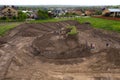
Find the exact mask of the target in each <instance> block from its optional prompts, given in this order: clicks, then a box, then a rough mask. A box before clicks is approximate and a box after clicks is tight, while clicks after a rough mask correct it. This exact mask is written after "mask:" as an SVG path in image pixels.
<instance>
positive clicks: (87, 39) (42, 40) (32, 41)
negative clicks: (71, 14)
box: [0, 20, 120, 80]
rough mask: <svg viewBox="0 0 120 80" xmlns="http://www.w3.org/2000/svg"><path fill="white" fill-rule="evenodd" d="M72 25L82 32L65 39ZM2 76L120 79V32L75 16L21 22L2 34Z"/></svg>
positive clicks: (2, 79) (6, 79)
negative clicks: (64, 30) (63, 30)
mask: <svg viewBox="0 0 120 80" xmlns="http://www.w3.org/2000/svg"><path fill="white" fill-rule="evenodd" d="M68 25H71V26H76V27H77V29H78V34H77V35H76V36H75V37H68V38H66V39H61V38H60V36H59V34H58V33H57V31H59V30H60V29H61V28H63V27H66V26H68ZM0 80H120V34H119V33H115V32H109V31H105V30H98V29H94V28H92V27H91V25H90V24H80V23H78V22H77V21H73V20H69V21H61V22H49V23H39V24H28V23H26V24H21V25H19V26H17V27H16V28H15V29H13V30H11V31H9V32H8V33H7V34H6V35H5V36H4V37H1V38H0Z"/></svg>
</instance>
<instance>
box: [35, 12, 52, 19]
mask: <svg viewBox="0 0 120 80" xmlns="http://www.w3.org/2000/svg"><path fill="white" fill-rule="evenodd" d="M37 14H38V18H39V19H49V18H50V16H49V14H48V12H47V11H44V10H38V12H37Z"/></svg>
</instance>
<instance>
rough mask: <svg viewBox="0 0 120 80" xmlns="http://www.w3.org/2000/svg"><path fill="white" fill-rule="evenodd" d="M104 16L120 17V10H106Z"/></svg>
mask: <svg viewBox="0 0 120 80" xmlns="http://www.w3.org/2000/svg"><path fill="white" fill-rule="evenodd" d="M102 15H104V16H113V17H115V16H120V9H104V10H103V12H102Z"/></svg>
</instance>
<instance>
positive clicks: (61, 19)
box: [28, 18, 74, 23]
mask: <svg viewBox="0 0 120 80" xmlns="http://www.w3.org/2000/svg"><path fill="white" fill-rule="evenodd" d="M66 20H74V18H57V19H55V18H53V19H47V20H33V21H29V22H28V23H45V22H58V21H66Z"/></svg>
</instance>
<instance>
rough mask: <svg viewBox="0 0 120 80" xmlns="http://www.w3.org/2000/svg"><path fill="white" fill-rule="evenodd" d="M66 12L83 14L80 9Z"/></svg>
mask: <svg viewBox="0 0 120 80" xmlns="http://www.w3.org/2000/svg"><path fill="white" fill-rule="evenodd" d="M68 13H73V14H77V15H79V16H81V15H82V14H83V13H82V11H81V10H69V11H68Z"/></svg>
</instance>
